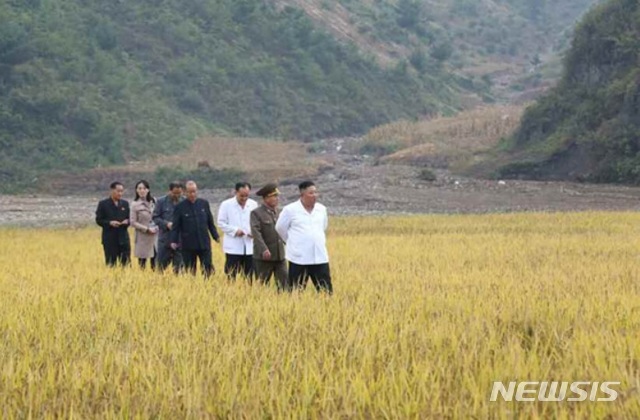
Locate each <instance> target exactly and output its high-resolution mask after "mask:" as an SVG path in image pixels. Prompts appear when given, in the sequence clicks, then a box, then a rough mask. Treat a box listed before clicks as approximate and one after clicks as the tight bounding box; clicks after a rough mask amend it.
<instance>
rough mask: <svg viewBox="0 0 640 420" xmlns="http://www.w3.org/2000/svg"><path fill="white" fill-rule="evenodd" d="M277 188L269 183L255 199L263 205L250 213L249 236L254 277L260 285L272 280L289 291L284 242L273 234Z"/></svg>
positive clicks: (275, 220)
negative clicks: (260, 198) (258, 198)
mask: <svg viewBox="0 0 640 420" xmlns="http://www.w3.org/2000/svg"><path fill="white" fill-rule="evenodd" d="M279 194H280V192H279V191H278V186H277V185H276V184H273V183H270V184H267V185H265V186H264V187H262V188H261V189H260V190H258V192H256V195H258V196H260V197H262V205H261V206H260V207H258V208H257V209H255V210H253V211H252V212H251V235H252V236H253V262H254V269H255V274H256V276H257V277H258V279H259V280H260V282H261V283H263V284H268V283H269V280H270V279H271V276H272V275H273V276H275V278H276V281H277V285H278V290H280V291H282V290H287V291H291V287H290V286H289V284H288V281H287V263H286V260H285V253H284V242H283V241H282V239H281V238H280V236H279V235H278V233H277V232H276V222H277V220H278V215H279V214H280V210H279V209H278V195H279Z"/></svg>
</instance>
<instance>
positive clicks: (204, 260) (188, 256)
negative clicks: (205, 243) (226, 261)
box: [182, 249, 215, 278]
mask: <svg viewBox="0 0 640 420" xmlns="http://www.w3.org/2000/svg"><path fill="white" fill-rule="evenodd" d="M182 259H183V260H184V268H185V269H186V270H187V272H189V273H191V274H192V275H194V276H195V274H196V261H197V260H200V268H201V269H202V274H203V275H204V277H205V278H207V277H209V276H210V275H211V274H213V273H214V272H215V269H214V267H213V263H212V262H211V249H183V250H182Z"/></svg>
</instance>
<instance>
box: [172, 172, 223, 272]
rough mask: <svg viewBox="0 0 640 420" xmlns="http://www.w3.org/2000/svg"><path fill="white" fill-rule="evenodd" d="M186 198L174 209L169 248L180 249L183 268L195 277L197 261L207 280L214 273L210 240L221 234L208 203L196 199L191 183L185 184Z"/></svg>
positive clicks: (194, 186) (194, 184)
mask: <svg viewBox="0 0 640 420" xmlns="http://www.w3.org/2000/svg"><path fill="white" fill-rule="evenodd" d="M185 187H186V188H185V189H186V193H187V194H186V195H187V199H186V200H184V201H182V202H181V203H180V204H178V205H177V206H176V207H175V209H174V210H173V226H172V227H171V248H172V249H174V250H177V249H178V248H181V249H182V259H183V261H184V266H185V268H186V269H187V270H189V272H191V273H192V274H194V275H195V273H196V259H200V266H201V267H202V272H203V274H204V276H205V278H206V277H209V276H210V275H211V274H212V273H213V272H214V267H213V263H212V262H211V240H210V239H209V234H211V237H212V238H213V240H214V241H216V242H220V235H218V231H217V230H216V225H215V224H214V222H213V214H211V207H210V206H209V202H208V201H207V200H203V199H202V198H198V186H197V185H196V183H195V182H194V181H189V182H187V183H186V185H185Z"/></svg>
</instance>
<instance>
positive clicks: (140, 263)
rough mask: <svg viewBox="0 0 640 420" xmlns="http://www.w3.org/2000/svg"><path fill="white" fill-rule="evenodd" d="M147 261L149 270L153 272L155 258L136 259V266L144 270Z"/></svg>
mask: <svg viewBox="0 0 640 420" xmlns="http://www.w3.org/2000/svg"><path fill="white" fill-rule="evenodd" d="M147 260H149V263H150V265H151V269H152V270H155V269H156V257H155V256H154V257H153V258H138V265H140V268H145V267H146V266H147Z"/></svg>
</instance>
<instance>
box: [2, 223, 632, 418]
mask: <svg viewBox="0 0 640 420" xmlns="http://www.w3.org/2000/svg"><path fill="white" fill-rule="evenodd" d="M99 236H100V234H99V229H98V227H96V226H93V227H87V228H82V229H67V230H63V229H60V230H35V229H33V230H30V229H2V230H0V267H1V270H0V296H1V297H2V303H1V304H0V369H1V371H0V417H2V418H46V417H69V418H80V419H84V418H92V417H106V418H122V417H125V418H130V417H131V418H167V419H173V418H185V417H186V418H212V417H219V418H227V417H233V418H353V417H355V418H390V419H398V418H481V419H483V418H530V417H533V418H550V417H555V418H575V417H578V418H603V417H609V418H640V402H639V389H640V276H639V274H640V269H639V268H640V214H636V213H581V214H526V215H522V214H513V215H487V216H413V217H344V218H337V217H335V218H333V219H332V220H331V228H330V232H329V246H330V250H329V251H330V255H331V257H332V261H331V264H332V274H333V277H334V286H335V295H334V296H332V297H327V296H318V295H316V294H315V292H313V291H312V290H311V288H309V289H308V290H307V291H306V292H304V293H300V294H294V295H291V296H290V295H278V294H277V293H276V292H275V290H274V289H272V288H263V287H258V286H254V287H249V286H247V285H245V284H242V283H238V284H227V283H226V280H225V279H224V278H223V277H222V275H221V274H217V275H216V276H215V278H213V279H212V280H211V281H209V282H204V281H203V280H202V279H201V278H198V279H196V280H193V279H191V278H189V277H178V278H176V277H174V276H172V275H171V274H166V275H159V274H154V273H151V272H142V271H140V270H139V269H137V268H132V269H127V270H124V271H123V270H109V269H107V268H105V267H103V264H102V254H101V248H100V244H99ZM214 256H215V262H216V266H217V267H218V268H220V267H221V264H222V252H221V250H220V248H219V247H218V248H217V249H216V250H215V251H214ZM512 380H515V381H545V380H548V381H554V380H555V381H569V382H572V381H577V380H582V381H600V382H602V381H619V382H621V385H620V386H619V387H618V388H617V389H618V390H619V397H618V399H617V400H616V401H614V402H591V401H586V402H566V401H565V402H540V401H537V402H504V401H499V402H490V401H489V399H490V398H489V397H490V393H491V389H492V384H493V382H494V381H512Z"/></svg>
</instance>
